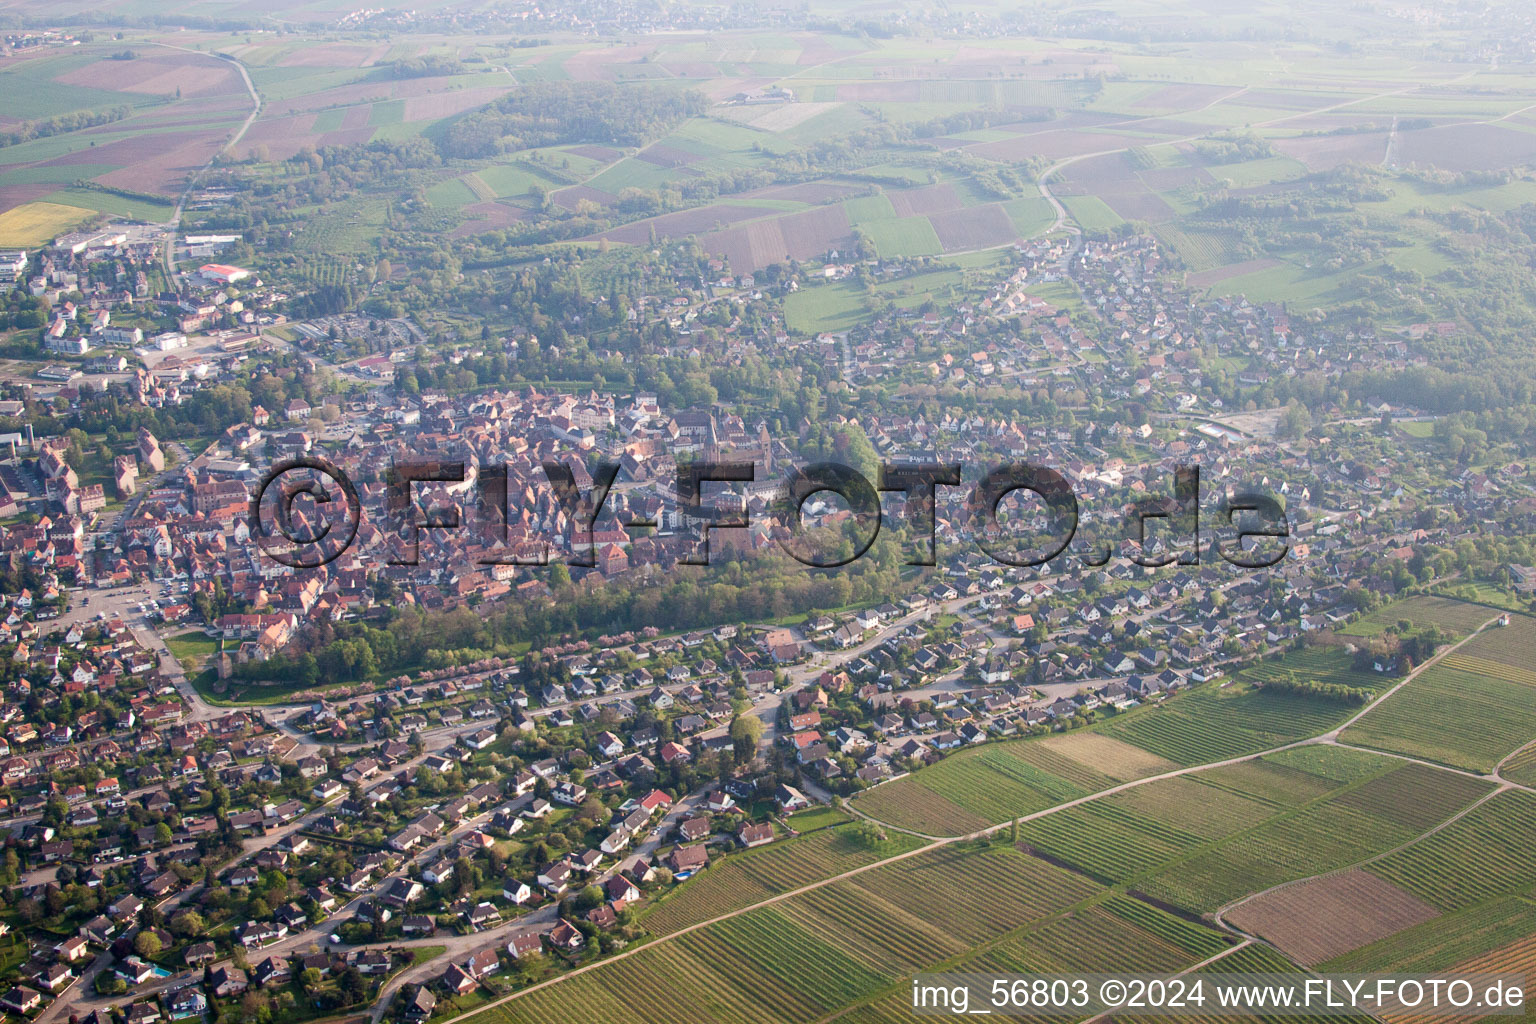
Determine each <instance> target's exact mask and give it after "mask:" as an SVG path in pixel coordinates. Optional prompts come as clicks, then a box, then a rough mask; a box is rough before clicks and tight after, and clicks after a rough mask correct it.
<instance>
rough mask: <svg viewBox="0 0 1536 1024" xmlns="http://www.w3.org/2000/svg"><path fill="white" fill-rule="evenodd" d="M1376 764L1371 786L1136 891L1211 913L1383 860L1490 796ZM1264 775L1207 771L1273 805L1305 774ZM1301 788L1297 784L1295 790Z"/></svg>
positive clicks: (1345, 791) (1234, 839)
mask: <svg viewBox="0 0 1536 1024" xmlns="http://www.w3.org/2000/svg"><path fill="white" fill-rule="evenodd" d="M1382 760H1383V768H1384V769H1385V770H1386V771H1385V773H1384V774H1383V775H1381V776H1379V777H1377V778H1375V779H1372V780H1370V781H1367V782H1357V783H1351V784H1348V785H1346V786H1343V787H1339V788H1335V789H1332V790H1331V791H1330V792H1327V793H1325V794H1323V795H1321V796H1318V797H1312V798H1310V799H1307V800H1305V801H1304V802H1298V803H1297V804H1295V805H1294V806H1293V807H1291V808H1287V809H1283V810H1280V811H1279V812H1278V813H1276V814H1275V815H1273V816H1272V817H1270V818H1269V819H1267V820H1266V821H1264V822H1263V823H1261V824H1260V825H1258V826H1256V827H1253V828H1250V829H1244V830H1240V831H1236V832H1233V833H1232V834H1231V835H1229V836H1226V837H1223V838H1222V839H1220V840H1218V841H1217V842H1215V843H1214V844H1211V845H1210V846H1208V847H1205V848H1203V849H1201V850H1200V851H1198V852H1196V853H1194V854H1193V855H1189V856H1185V857H1183V858H1181V859H1179V860H1177V861H1175V862H1173V863H1172V865H1171V866H1169V867H1166V868H1163V869H1161V870H1160V871H1158V872H1157V873H1156V874H1154V875H1150V876H1146V877H1142V878H1138V879H1136V880H1135V881H1134V882H1133V884H1134V885H1135V886H1136V887H1137V888H1139V889H1142V890H1144V891H1146V892H1149V893H1151V894H1153V895H1154V896H1157V897H1158V898H1160V899H1165V900H1167V901H1169V902H1171V903H1174V904H1177V905H1179V906H1184V907H1188V908H1190V909H1192V910H1198V911H1210V910H1214V909H1216V908H1217V907H1219V906H1222V905H1224V904H1226V903H1228V902H1231V901H1232V900H1235V899H1238V898H1240V897H1242V896H1244V895H1246V894H1248V893H1251V892H1254V891H1256V890H1262V889H1265V888H1268V887H1269V886H1273V885H1278V884H1280V883H1282V882H1287V881H1291V880H1293V879H1299V878H1305V877H1307V876H1309V875H1315V874H1319V873H1322V872H1326V871H1333V870H1337V869H1339V868H1342V867H1346V866H1348V865H1351V864H1357V863H1360V862H1361V861H1364V860H1367V859H1369V858H1371V857H1373V856H1377V855H1379V854H1382V853H1384V852H1386V851H1388V850H1391V849H1393V848H1394V847H1396V846H1398V845H1399V844H1401V843H1405V842H1408V841H1409V840H1411V839H1413V838H1414V837H1415V836H1418V835H1421V834H1423V833H1424V832H1425V831H1426V830H1427V829H1429V828H1433V827H1434V826H1435V825H1437V824H1438V823H1440V822H1441V821H1444V820H1447V819H1449V818H1450V817H1452V816H1453V815H1455V814H1456V813H1458V812H1459V811H1461V810H1462V809H1463V808H1465V807H1466V806H1468V805H1469V804H1471V803H1472V802H1473V801H1475V800H1476V799H1478V798H1480V797H1481V796H1483V795H1484V794H1485V793H1486V792H1487V787H1486V785H1484V784H1482V783H1479V782H1477V781H1476V780H1472V779H1468V778H1466V777H1465V776H1460V775H1456V774H1454V773H1451V772H1444V771H1436V770H1433V769H1420V766H1413V765H1410V766H1407V768H1406V769H1405V768H1404V767H1397V766H1395V763H1394V762H1390V761H1388V760H1387V759H1382ZM1256 767H1263V763H1262V762H1260V763H1259V764H1258V765H1257V766H1256ZM1268 768H1269V775H1270V777H1269V778H1266V779H1262V780H1253V779H1251V778H1226V777H1223V776H1222V773H1223V772H1226V771H1228V770H1227V769H1214V770H1213V771H1212V773H1211V774H1212V775H1213V776H1215V777H1216V779H1217V781H1218V782H1220V783H1225V784H1230V785H1232V786H1234V787H1235V788H1238V789H1239V790H1240V791H1242V792H1244V793H1245V794H1246V795H1248V796H1251V797H1257V796H1261V795H1264V796H1267V797H1268V798H1270V799H1275V798H1278V797H1280V795H1281V793H1280V791H1279V790H1277V789H1275V788H1270V787H1271V786H1273V785H1275V784H1279V785H1287V784H1288V783H1289V782H1290V781H1291V776H1296V775H1301V774H1302V773H1301V772H1299V771H1298V770H1296V769H1292V768H1289V767H1288V766H1284V765H1274V764H1271V765H1269V766H1268ZM1407 769H1418V770H1413V771H1410V770H1407ZM1254 781H1258V782H1259V785H1257V786H1256V785H1254V784H1253V782H1254ZM1307 784H1308V783H1306V782H1304V781H1301V782H1298V785H1297V788H1298V789H1299V788H1301V787H1303V786H1306V785H1307ZM1293 793H1294V791H1290V792H1286V793H1285V796H1287V797H1290V796H1293Z"/></svg>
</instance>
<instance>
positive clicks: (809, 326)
mask: <svg viewBox="0 0 1536 1024" xmlns="http://www.w3.org/2000/svg"><path fill="white" fill-rule="evenodd" d="M867 315H868V305H867V303H866V300H865V296H864V293H863V292H862V291H861V290H860V289H859V288H858V287H857V286H856V285H854V284H851V283H850V282H847V281H838V282H835V283H832V284H819V285H814V286H810V287H806V288H801V289H800V290H799V291H797V292H795V293H794V294H793V295H789V296H786V297H785V299H784V321H785V323H786V324H788V326H789V329H790V330H792V331H795V332H797V333H800V334H819V333H821V332H823V331H846V330H848V329H849V328H851V327H855V326H857V325H858V324H860V323H862V322H863V320H864V318H865V316H867Z"/></svg>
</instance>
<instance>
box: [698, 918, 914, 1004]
mask: <svg viewBox="0 0 1536 1024" xmlns="http://www.w3.org/2000/svg"><path fill="white" fill-rule="evenodd" d="M679 941H681V942H682V943H683V945H684V946H685V947H686V948H688V949H689V950H691V951H692V952H693V953H694V954H695V955H696V956H698V958H699V959H700V960H702V961H703V962H704V963H707V964H710V965H711V966H712V967H714V968H715V969H716V970H721V971H722V973H725V974H727V975H728V976H729V977H731V978H732V979H733V980H735V979H737V978H740V977H744V976H750V975H752V974H758V975H762V976H764V977H765V979H766V981H767V982H768V984H767V985H766V986H765V988H766V990H767V991H768V992H769V993H770V998H771V993H772V991H773V990H774V989H775V988H779V989H782V990H783V991H785V992H791V993H793V992H797V991H801V990H803V991H804V996H805V997H806V998H808V999H809V1000H810V1001H811V1002H812V1003H813V1004H814V1006H815V1007H816V1008H818V1009H820V1010H821V1011H823V1012H825V1011H827V1010H831V1009H835V1008H836V1007H839V1006H843V1005H845V1004H847V1003H850V1002H853V1001H854V1000H855V999H858V998H860V997H862V996H864V995H867V994H868V993H870V992H872V991H874V990H875V989H878V988H880V987H881V986H882V985H884V984H886V983H888V982H889V981H890V979H889V978H887V977H884V976H882V975H880V974H878V973H876V972H875V971H872V970H870V969H869V968H867V967H866V966H864V965H863V964H861V963H859V962H858V961H857V960H855V959H854V958H853V957H851V956H849V955H848V954H847V953H845V952H844V951H843V950H841V949H838V948H837V947H835V946H833V945H831V944H830V943H828V942H826V941H823V940H822V939H819V938H816V937H815V936H813V935H811V934H810V933H809V932H808V931H806V930H805V929H804V928H801V927H800V926H798V925H796V924H795V923H794V922H793V921H790V920H789V919H788V918H786V917H784V916H783V915H781V914H779V913H777V912H776V911H775V910H774V909H773V908H771V907H768V908H764V909H761V910H757V911H753V912H752V913H750V914H743V915H741V916H740V917H735V918H732V919H730V920H728V921H722V922H720V923H719V924H718V925H716V926H715V927H713V928H703V929H700V930H699V931H696V932H692V933H690V934H689V935H687V936H684V937H683V938H682V939H680V940H679Z"/></svg>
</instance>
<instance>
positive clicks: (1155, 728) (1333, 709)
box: [1101, 662, 1348, 765]
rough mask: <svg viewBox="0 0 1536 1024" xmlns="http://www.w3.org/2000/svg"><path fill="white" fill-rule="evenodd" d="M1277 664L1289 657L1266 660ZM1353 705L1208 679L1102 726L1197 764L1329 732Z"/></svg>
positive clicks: (1110, 732) (1109, 732)
mask: <svg viewBox="0 0 1536 1024" xmlns="http://www.w3.org/2000/svg"><path fill="white" fill-rule="evenodd" d="M1273 664H1280V665H1285V664H1286V663H1284V662H1281V663H1265V665H1266V666H1268V665H1273ZM1292 664H1294V663H1292ZM1263 667H1264V666H1260V668H1261V669H1262V668H1263ZM1286 670H1287V671H1289V670H1290V668H1289V666H1287V669H1286ZM1347 711H1348V709H1347V708H1346V707H1345V706H1343V705H1339V704H1334V703H1330V702H1327V701H1322V700H1318V699H1315V698H1311V697H1306V696H1301V695H1298V694H1289V693H1286V694H1281V693H1266V692H1265V691H1263V690H1261V689H1256V688H1253V687H1250V686H1243V685H1236V684H1235V685H1233V686H1230V687H1227V688H1226V689H1220V688H1217V687H1215V686H1214V685H1206V686H1202V687H1199V688H1197V689H1195V690H1193V691H1192V692H1190V693H1188V694H1185V695H1183V696H1181V697H1178V698H1177V699H1175V700H1170V701H1167V702H1165V703H1163V704H1161V705H1156V706H1152V707H1148V708H1146V709H1144V710H1143V709H1138V710H1136V711H1133V712H1132V713H1130V714H1127V715H1120V716H1116V717H1115V718H1113V719H1110V720H1109V721H1108V722H1107V723H1106V724H1105V725H1103V726H1102V727H1101V729H1102V731H1103V732H1104V733H1106V734H1107V735H1110V736H1113V737H1115V738H1116V739H1120V740H1124V741H1125V742H1126V743H1129V744H1131V745H1133V746H1137V747H1140V748H1142V749H1143V750H1146V751H1148V752H1150V753H1153V754H1156V755H1157V756H1159V757H1164V758H1167V759H1168V760H1170V761H1173V762H1175V763H1177V764H1180V765H1196V764H1208V763H1210V762H1212V761H1221V760H1224V759H1226V758H1231V757H1240V756H1242V755H1244V754H1252V753H1255V752H1257V751H1260V750H1264V749H1267V748H1269V747H1275V746H1280V745H1281V744H1283V743H1289V742H1293V741H1295V740H1298V739H1304V738H1306V737H1308V736H1313V735H1316V734H1318V733H1321V732H1326V731H1327V730H1328V728H1329V727H1330V726H1332V725H1336V724H1337V723H1338V722H1339V721H1340V720H1341V719H1343V718H1344V717H1345V715H1346V714H1347Z"/></svg>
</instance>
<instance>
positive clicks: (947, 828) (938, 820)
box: [858, 740, 1114, 835]
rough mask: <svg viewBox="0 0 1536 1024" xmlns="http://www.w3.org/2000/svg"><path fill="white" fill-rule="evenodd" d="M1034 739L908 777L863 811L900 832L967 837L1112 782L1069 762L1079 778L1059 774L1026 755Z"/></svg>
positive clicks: (863, 804)
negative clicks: (908, 829) (993, 825)
mask: <svg viewBox="0 0 1536 1024" xmlns="http://www.w3.org/2000/svg"><path fill="white" fill-rule="evenodd" d="M1036 743H1037V741H1034V740H1019V741H1017V742H1015V743H1001V744H987V745H986V746H984V747H981V748H978V749H975V750H967V751H960V752H958V753H956V754H954V755H953V756H951V757H947V758H945V759H944V760H942V761H940V762H938V763H937V764H934V765H930V766H928V767H927V768H924V769H923V770H922V771H919V772H917V773H915V774H913V775H909V776H907V777H906V778H902V779H897V780H895V781H894V782H888V783H885V784H884V785H882V786H877V787H876V788H875V789H873V790H871V791H869V792H868V793H865V794H864V795H862V796H860V797H859V799H858V807H859V809H860V810H861V811H863V812H864V813H865V814H868V815H871V816H873V817H875V818H878V819H880V820H882V821H886V822H888V823H889V824H892V825H896V826H898V827H900V828H912V829H916V830H918V831H921V832H925V833H927V834H931V835H963V834H965V833H968V832H972V831H975V830H977V829H980V828H984V827H986V826H987V825H992V824H996V823H998V822H1002V821H1007V820H1009V819H1010V818H1017V817H1020V816H1021V815H1025V814H1030V813H1032V812H1034V811H1039V810H1044V809H1045V808H1047V807H1051V806H1053V805H1055V804H1058V803H1061V802H1062V801H1064V800H1071V799H1074V798H1076V797H1080V796H1086V795H1088V794H1089V793H1092V792H1095V791H1096V790H1098V789H1102V788H1104V787H1105V786H1106V785H1108V784H1112V783H1113V782H1114V780H1113V779H1112V778H1110V777H1109V776H1107V775H1102V774H1099V773H1097V772H1094V771H1093V770H1092V769H1085V768H1084V767H1083V766H1082V765H1081V764H1079V763H1078V762H1074V761H1071V760H1070V759H1066V758H1063V757H1061V755H1055V756H1056V758H1057V759H1058V763H1060V762H1065V764H1066V765H1067V766H1068V770H1069V772H1070V774H1071V776H1075V778H1073V777H1068V776H1063V775H1057V774H1054V773H1053V772H1052V771H1050V770H1048V769H1045V768H1041V767H1038V766H1037V765H1036V764H1035V763H1032V762H1033V761H1037V760H1051V755H1046V756H1044V757H1041V756H1039V755H1034V754H1029V753H1026V750H1027V748H1029V747H1031V746H1033V745H1035V744H1036Z"/></svg>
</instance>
